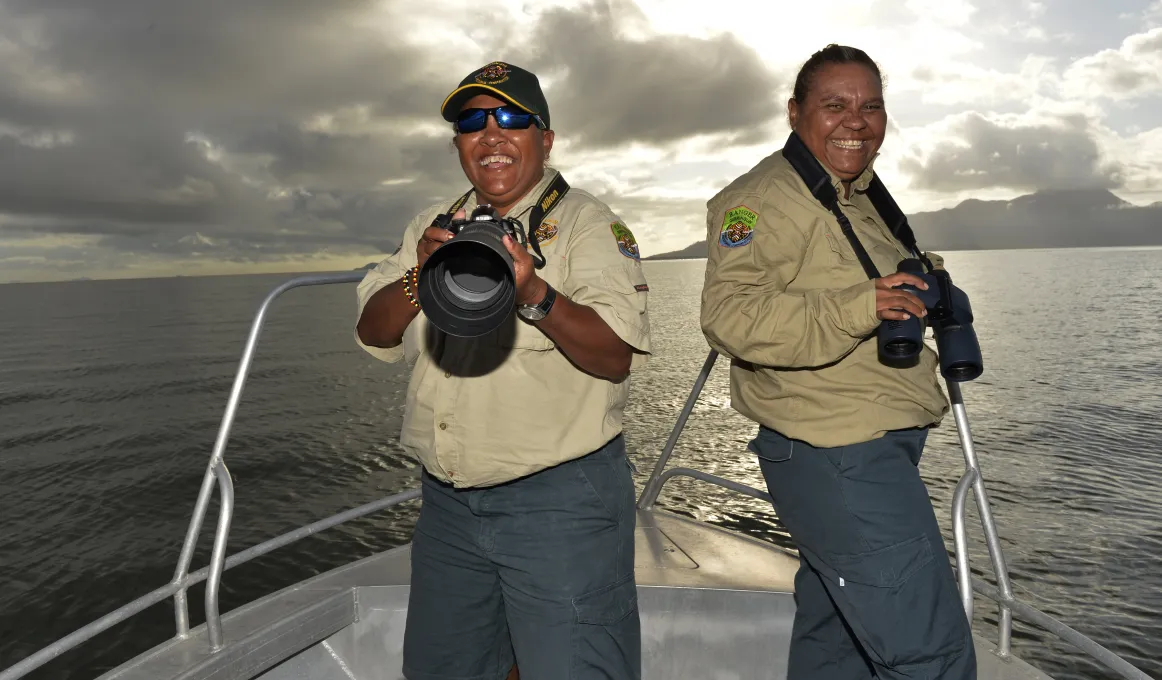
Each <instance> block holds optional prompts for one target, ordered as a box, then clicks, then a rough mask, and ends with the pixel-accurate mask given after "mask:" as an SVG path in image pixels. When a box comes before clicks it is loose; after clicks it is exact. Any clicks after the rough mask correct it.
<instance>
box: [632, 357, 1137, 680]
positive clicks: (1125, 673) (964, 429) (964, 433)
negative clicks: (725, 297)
mask: <svg viewBox="0 0 1162 680" xmlns="http://www.w3.org/2000/svg"><path fill="white" fill-rule="evenodd" d="M717 360H718V352H717V351H716V350H714V349H711V350H710V353H709V354H708V355H707V357H706V361H705V362H703V364H702V370H701V372H700V373H699V374H698V378H697V379H696V380H695V381H694V387H693V388H692V389H691V391H690V396H689V397H687V398H686V403H685V405H684V406H683V407H682V412H681V413H680V414H679V416H678V420H677V422H676V423H675V424H674V429H673V430H671V432H670V436H669V438H668V439H667V440H666V445H665V447H664V448H663V449H662V453H661V455H660V456H658V460H657V462H656V463H655V464H654V469H653V470H652V471H651V472H650V476H649V479H648V480H647V481H646V485H645V488H644V489H642V493H641V496H639V497H638V503H637V507H638V508H639V509H642V510H649V509H652V508H653V507H654V505H655V503H656V502H657V499H658V496H659V494H660V493H661V490H662V486H663V485H664V484H665V483H666V482H667V481H669V480H670V479H672V478H674V477H677V476H685V477H692V478H695V479H700V480H702V481H706V482H709V483H711V484H716V485H718V486H722V487H725V488H727V489H730V490H733V491H736V492H739V493H742V494H745V495H747V496H751V497H752V498H758V499H761V500H765V501H768V502H770V501H771V496H770V494H769V493H767V492H764V491H760V490H759V489H756V488H754V487H752V486H749V485H746V484H741V483H739V482H734V481H731V480H728V479H723V478H722V477H718V476H716V475H712V474H708V473H705V472H700V471H698V470H692V469H690V468H683V467H675V468H671V469H669V470H665V466H666V463H667V462H669V460H670V456H671V455H672V454H673V452H674V447H675V446H676V445H677V443H678V438H679V437H680V436H681V434H682V430H683V429H684V428H685V425H686V421H687V420H689V417H690V414H691V413H692V412H693V411H694V406H695V405H696V404H697V402H698V396H699V394H700V393H701V392H702V388H703V387H704V386H705V385H706V380H707V379H708V378H709V377H710V371H711V369H713V368H714V364H715V362H716V361H717ZM945 384H946V385H947V386H948V394H949V401H950V402H951V404H952V412H953V417H954V419H955V421H956V430H957V433H958V434H959V438H960V445H961V449H962V450H963V452H964V461H965V472H964V475H963V476H962V477H961V478H960V481H959V483H958V484H957V485H956V491H955V493H954V494H953V502H952V525H953V534H954V540H955V545H956V568H957V581H958V588H959V590H960V595H961V600H962V603H963V606H964V610H965V615H966V616H967V617H968V619H969V620H970V621H971V620H972V615H973V607H972V604H973V590H975V591H976V592H977V593H980V594H981V595H983V596H985V597H987V598H989V599H991V600H993V601H994V602H996V603H997V605H998V606H999V607H1000V610H1001V615H1000V617H999V621H998V633H999V640H998V645H997V649H996V650H995V651H994V653H995V654H996V655H997V656H998V657H1001V658H1008V657H1010V656H1011V653H1012V652H1011V649H1010V641H1011V639H1012V632H1013V613H1014V611H1015V612H1016V613H1017V614H1019V615H1020V616H1021V618H1022V619H1023V620H1024V621H1026V622H1028V623H1031V624H1033V625H1037V626H1040V627H1041V628H1043V629H1044V630H1045V631H1047V632H1049V633H1051V634H1053V635H1056V636H1057V637H1059V638H1060V639H1062V640H1064V641H1065V642H1068V643H1070V644H1072V645H1074V646H1075V647H1077V648H1078V649H1079V650H1080V651H1082V652H1083V653H1085V654H1088V655H1089V656H1090V657H1091V658H1093V659H1094V660H1095V661H1098V662H1099V663H1102V664H1103V665H1105V666H1106V667H1108V668H1110V669H1111V670H1113V671H1115V672H1116V673H1118V674H1119V675H1121V676H1122V677H1123V678H1127V680H1153V679H1152V678H1150V676H1148V675H1146V674H1145V673H1144V672H1142V671H1141V670H1139V669H1138V668H1136V667H1135V666H1133V665H1132V664H1130V663H1129V662H1128V661H1126V660H1125V659H1123V658H1121V657H1120V656H1118V655H1117V654H1115V653H1114V652H1112V651H1110V650H1109V649H1106V648H1105V647H1103V646H1102V645H1100V644H1098V643H1097V642H1094V641H1093V640H1092V639H1090V638H1088V637H1086V636H1085V635H1084V634H1082V633H1080V632H1078V631H1077V630H1074V629H1073V628H1070V627H1069V626H1067V625H1066V624H1064V623H1062V622H1060V621H1058V620H1057V619H1055V618H1053V617H1052V616H1050V615H1048V614H1046V613H1044V612H1042V611H1040V610H1038V609H1036V608H1034V607H1031V606H1029V605H1027V604H1024V603H1022V602H1020V601H1018V600H1017V599H1016V598H1015V597H1014V596H1013V591H1012V586H1011V584H1010V582H1009V573H1008V567H1007V566H1006V563H1005V558H1004V554H1003V552H1002V550H1001V545H1000V538H999V537H998V534H997V529H996V523H995V521H994V520H993V516H992V512H991V509H990V507H989V500H988V494H987V492H986V491H985V487H984V478H983V476H982V475H981V473H980V463H979V462H978V460H977V456H976V448H975V447H974V446H973V442H972V432H971V430H970V429H969V425H968V413H967V410H966V409H965V406H964V395H963V394H962V393H961V390H960V385H959V384H958V383H955V382H952V381H947V380H946V381H945ZM969 489H972V490H973V491H975V495H976V499H977V507H978V509H979V512H980V520H981V525H982V529H983V530H984V534H985V540H986V543H987V545H988V549H989V555H990V556H991V558H992V568H993V572H994V574H995V576H996V578H997V584H998V586H999V587H998V588H993V587H992V586H989V585H987V584H985V583H982V582H980V581H978V580H977V579H974V578H972V574H971V572H970V571H969V566H968V562H969V558H968V539H967V535H966V533H967V532H966V530H965V526H964V522H965V519H964V517H965V505H966V504H967V497H968V491H969Z"/></svg>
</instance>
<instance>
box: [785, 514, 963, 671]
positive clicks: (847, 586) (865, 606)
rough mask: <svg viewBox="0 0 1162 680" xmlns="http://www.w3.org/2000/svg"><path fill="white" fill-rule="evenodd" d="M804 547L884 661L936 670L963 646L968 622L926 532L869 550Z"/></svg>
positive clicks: (860, 634)
mask: <svg viewBox="0 0 1162 680" xmlns="http://www.w3.org/2000/svg"><path fill="white" fill-rule="evenodd" d="M802 551H803V552H804V554H805V555H807V557H808V562H809V563H810V564H811V565H812V566H814V567H815V568H816V569H817V570H818V571H819V572H820V573H821V574H823V576H824V578H825V579H826V580H827V581H828V589H829V590H830V591H831V593H832V594H833V597H834V599H835V601H836V604H837V605H838V606H839V609H840V611H841V612H842V613H843V615H844V618H845V619H847V622H848V623H849V624H850V625H851V627H852V629H853V630H854V631H855V632H856V634H857V636H858V637H859V638H860V639H861V640H862V641H863V642H864V644H865V646H866V648H867V650H868V652H869V654H871V655H872V657H873V658H875V659H876V660H877V661H878V662H879V663H882V664H883V665H885V666H887V667H889V668H897V667H909V668H916V669H923V668H926V667H928V666H932V667H934V668H935V667H940V666H942V665H943V664H944V661H945V660H946V659H948V658H949V657H952V656H955V655H957V654H959V653H960V652H961V651H962V650H963V649H964V646H965V643H966V642H967V639H968V621H967V618H966V617H965V615H964V610H963V609H962V608H961V604H960V598H959V596H958V595H957V592H956V589H955V588H954V587H950V583H948V582H947V577H948V574H949V573H950V572H949V571H948V570H945V569H941V568H939V566H940V565H939V564H938V563H937V561H936V557H935V553H934V551H933V549H932V545H931V542H930V541H929V540H928V537H927V536H917V537H915V538H911V539H908V540H906V541H903V542H900V543H897V544H895V545H891V546H888V547H886V548H880V549H878V550H873V551H870V552H864V553H847V554H828V555H822V556H820V555H815V554H811V552H810V551H809V550H805V549H804V550H802ZM940 554H941V557H943V552H941V553H940ZM933 677H935V676H933Z"/></svg>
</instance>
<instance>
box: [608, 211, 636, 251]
mask: <svg viewBox="0 0 1162 680" xmlns="http://www.w3.org/2000/svg"><path fill="white" fill-rule="evenodd" d="M609 228H610V230H612V231H613V237H614V238H615V239H617V249H618V250H620V251H621V254H622V255H625V256H626V257H628V258H630V259H633V260H639V259H641V254H640V253H639V252H638V247H637V241H635V240H634V238H633V232H631V231H630V230H629V227H627V226H625V223H624V222H622V221H621V220H614V221H613V222H610V223H609Z"/></svg>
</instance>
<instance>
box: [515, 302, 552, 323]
mask: <svg viewBox="0 0 1162 680" xmlns="http://www.w3.org/2000/svg"><path fill="white" fill-rule="evenodd" d="M516 313H517V314H520V315H521V316H523V317H524V318H526V319H528V320H529V321H540V320H541V319H543V318H545V313H544V312H542V311H541V310H539V309H537V308H536V307H532V306H529V307H520V308H518V309H517V310H516Z"/></svg>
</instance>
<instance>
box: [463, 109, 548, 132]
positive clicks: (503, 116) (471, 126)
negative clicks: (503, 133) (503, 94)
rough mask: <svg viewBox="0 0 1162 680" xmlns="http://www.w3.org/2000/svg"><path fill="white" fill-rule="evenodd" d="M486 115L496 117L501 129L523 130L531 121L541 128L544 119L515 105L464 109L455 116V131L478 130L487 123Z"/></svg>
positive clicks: (543, 126) (542, 127) (543, 125)
mask: <svg viewBox="0 0 1162 680" xmlns="http://www.w3.org/2000/svg"><path fill="white" fill-rule="evenodd" d="M488 116H492V117H493V118H495V119H496V124H497V126H498V127H500V128H501V129H502V130H525V129H527V128H528V127H529V126H530V125H532V124H533V123H536V125H537V127H539V128H541V129H542V130H543V129H544V128H545V123H544V121H542V120H541V117H540V116H538V115H537V114H535V113H529V112H528V111H522V110H521V109H518V108H517V107H515V106H497V107H496V108H493V109H464V110H463V111H461V112H460V115H459V116H458V117H457V118H456V131H457V132H464V133H472V132H480V131H481V130H483V129H484V126H485V125H487V124H488Z"/></svg>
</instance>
